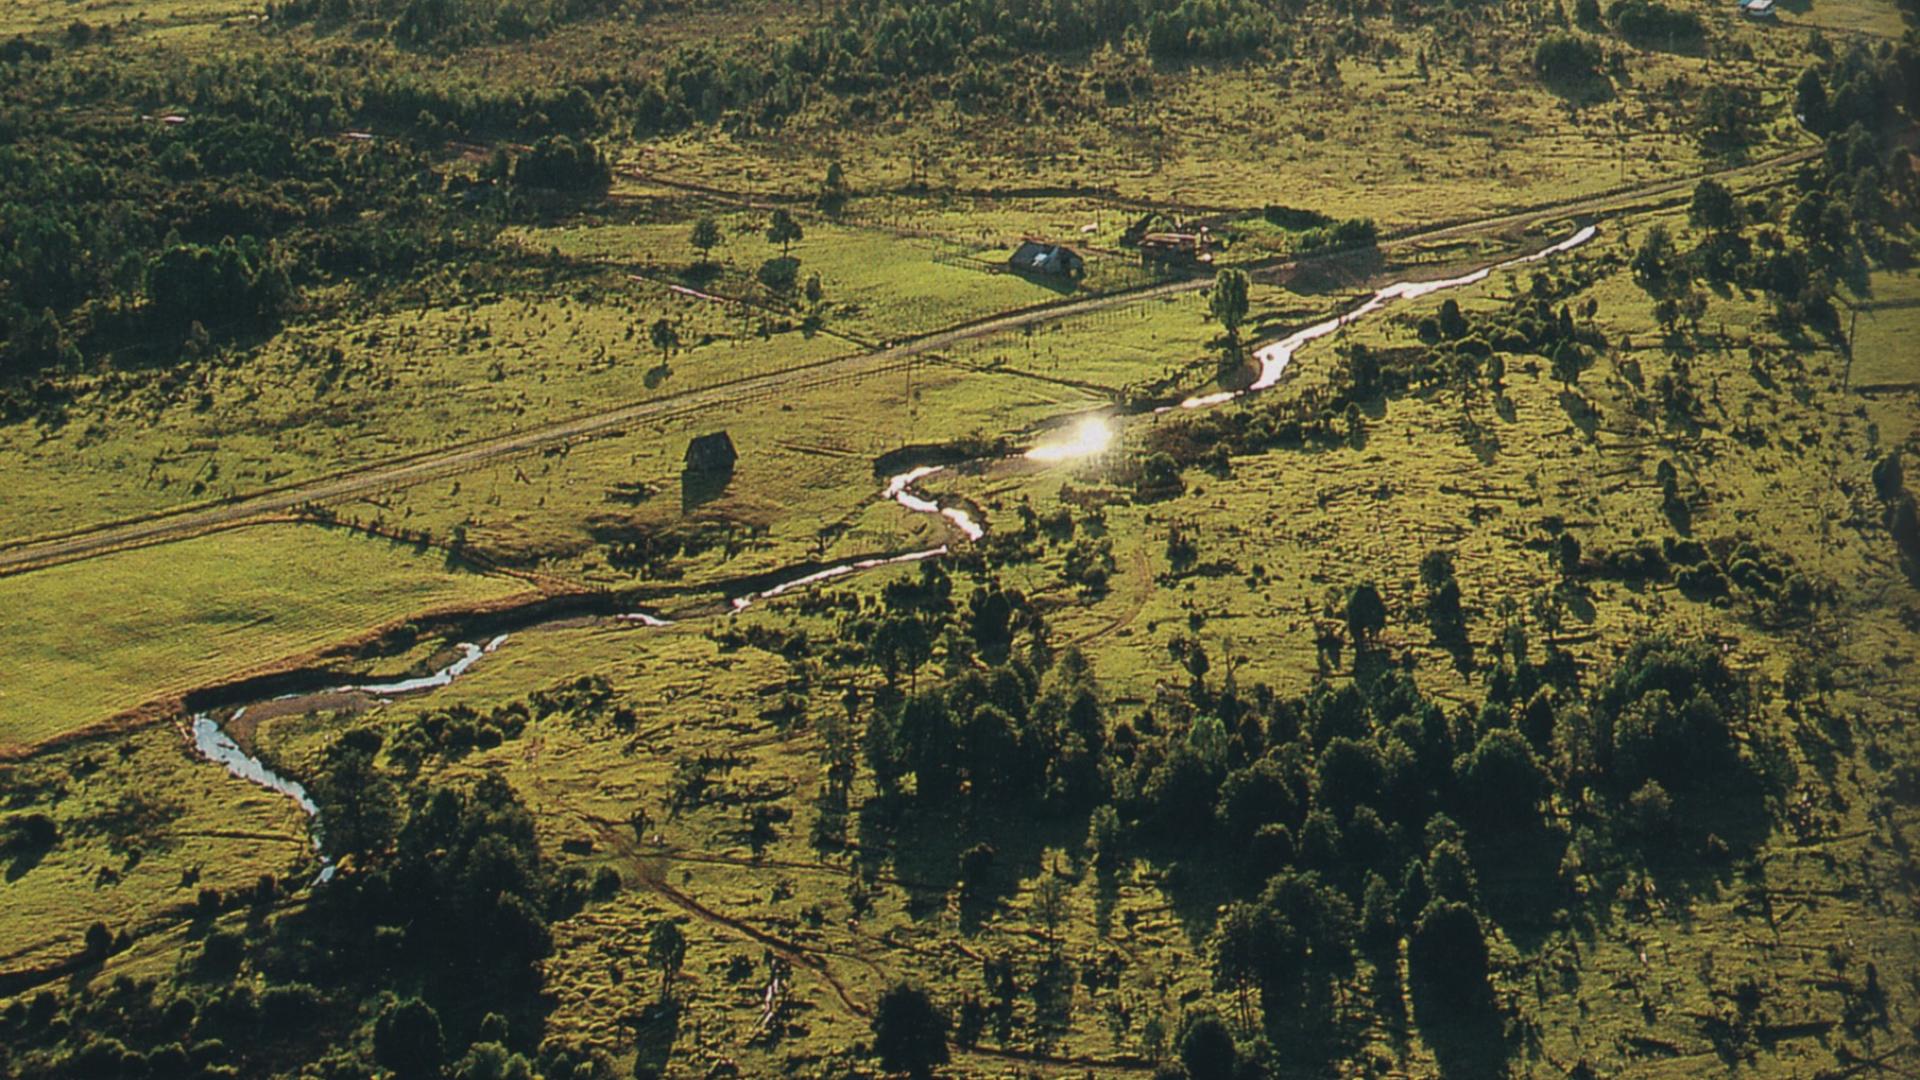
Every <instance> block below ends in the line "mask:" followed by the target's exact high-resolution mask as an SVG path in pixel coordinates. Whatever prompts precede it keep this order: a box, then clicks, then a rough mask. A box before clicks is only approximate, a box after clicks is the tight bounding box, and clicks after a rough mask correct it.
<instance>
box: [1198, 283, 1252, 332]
mask: <svg viewBox="0 0 1920 1080" xmlns="http://www.w3.org/2000/svg"><path fill="white" fill-rule="evenodd" d="M1247 285H1248V281H1247V274H1246V271H1244V270H1235V269H1227V270H1222V271H1220V272H1219V273H1218V274H1216V275H1214V279H1213V290H1212V294H1211V296H1210V297H1209V298H1208V301H1207V313H1208V314H1210V315H1212V316H1213V319H1214V321H1215V322H1217V323H1219V324H1220V325H1221V327H1222V328H1224V329H1225V330H1226V332H1227V338H1228V339H1229V340H1230V341H1233V342H1236V343H1237V342H1238V341H1239V340H1240V324H1241V323H1243V322H1245V321H1246V318H1247Z"/></svg>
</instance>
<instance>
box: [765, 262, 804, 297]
mask: <svg viewBox="0 0 1920 1080" xmlns="http://www.w3.org/2000/svg"><path fill="white" fill-rule="evenodd" d="M756 276H757V277H758V278H759V279H760V284H762V285H764V286H766V287H767V288H768V289H769V290H771V291H773V292H776V293H781V294H785V293H790V292H792V291H793V288H794V286H795V285H798V284H799V283H800V260H799V259H796V258H794V257H793V256H791V255H776V256H774V257H773V258H771V259H768V260H767V261H766V262H763V263H761V264H760V269H759V271H758V273H757V274H756Z"/></svg>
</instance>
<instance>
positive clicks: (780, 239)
mask: <svg viewBox="0 0 1920 1080" xmlns="http://www.w3.org/2000/svg"><path fill="white" fill-rule="evenodd" d="M805 237H806V232H805V230H803V229H801V228H800V223H799V222H798V221H795V220H793V215H792V214H789V213H787V212H786V210H784V209H780V210H775V211H774V212H773V217H772V218H771V219H769V220H768V222H767V243H769V244H779V245H780V254H782V255H785V254H786V253H787V251H788V249H790V248H792V247H793V245H795V244H797V243H799V242H800V241H801V240H802V239H804V238H805Z"/></svg>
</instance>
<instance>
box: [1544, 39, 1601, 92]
mask: <svg viewBox="0 0 1920 1080" xmlns="http://www.w3.org/2000/svg"><path fill="white" fill-rule="evenodd" d="M1600 61H1601V57H1600V48H1599V46H1597V45H1595V44H1594V43H1593V42H1591V41H1588V40H1587V39H1586V38H1584V37H1581V36H1580V35H1578V34H1567V33H1558V34H1549V35H1547V37H1546V39H1545V40H1543V41H1541V42H1540V44H1539V45H1538V46H1536V47H1535V48H1534V50H1533V71H1534V74H1536V75H1538V76H1540V78H1541V79H1543V80H1545V81H1547V82H1550V83H1562V84H1572V83H1582V82H1586V81H1587V80H1589V79H1592V78H1594V77H1595V76H1597V75H1599V74H1600Z"/></svg>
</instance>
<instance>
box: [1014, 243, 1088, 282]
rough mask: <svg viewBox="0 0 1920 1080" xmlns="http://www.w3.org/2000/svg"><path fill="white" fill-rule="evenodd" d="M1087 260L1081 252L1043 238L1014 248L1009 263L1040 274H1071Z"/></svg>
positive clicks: (1020, 268)
mask: <svg viewBox="0 0 1920 1080" xmlns="http://www.w3.org/2000/svg"><path fill="white" fill-rule="evenodd" d="M1085 263H1086V260H1085V259H1083V258H1081V257H1080V253H1079V252H1077V251H1075V250H1073V249H1072V248H1070V247H1066V246H1065V245H1062V244H1049V243H1047V242H1045V241H1043V240H1028V241H1025V242H1023V243H1022V244H1021V245H1020V246H1019V247H1017V248H1015V249H1014V250H1013V255H1012V256H1011V257H1009V258H1008V259H1007V264H1008V265H1009V266H1012V267H1013V268H1014V269H1015V270H1026V271H1031V272H1033V273H1038V274H1071V273H1073V272H1074V271H1075V270H1077V269H1079V268H1080V267H1081V266H1083V265H1085Z"/></svg>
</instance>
